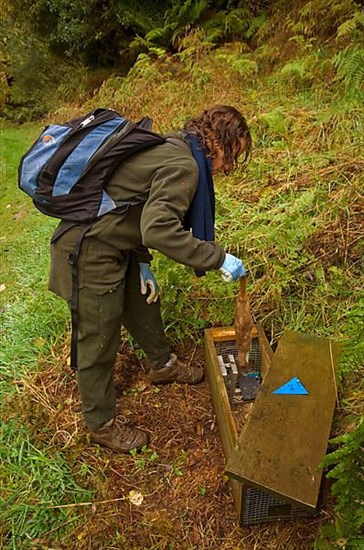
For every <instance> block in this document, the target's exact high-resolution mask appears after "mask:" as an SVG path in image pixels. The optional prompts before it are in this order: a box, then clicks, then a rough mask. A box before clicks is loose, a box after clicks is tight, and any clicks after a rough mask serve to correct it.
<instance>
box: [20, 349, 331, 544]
mask: <svg viewBox="0 0 364 550" xmlns="http://www.w3.org/2000/svg"><path fill="white" fill-rule="evenodd" d="M62 354H63V358H61V363H62V364H61V366H60V365H59V364H58V365H54V366H51V367H50V366H49V365H48V366H45V367H44V370H43V371H42V373H40V374H39V376H38V377H37V379H36V380H34V382H32V383H31V384H28V383H27V384H26V386H25V388H24V391H25V393H26V394H27V395H28V396H29V410H27V409H28V407H26V408H25V409H24V415H25V416H26V417H27V420H28V421H29V418H30V421H31V422H33V424H34V431H35V435H36V436H37V437H38V438H39V439H41V438H42V437H44V435H42V433H43V431H42V428H44V425H48V426H51V427H52V432H53V434H54V435H53V436H52V444H54V445H55V446H56V448H57V449H58V450H60V451H62V452H63V453H64V454H65V456H66V457H67V459H68V460H69V462H70V463H71V464H72V465H73V471H74V474H75V478H76V480H77V481H78V482H79V483H80V484H81V485H82V486H87V487H88V488H90V489H92V491H93V494H94V499H93V502H92V503H89V504H86V505H85V506H82V507H80V514H84V519H85V521H84V523H83V524H81V525H80V526H79V527H77V528H76V530H75V531H73V532H70V533H69V534H68V535H66V537H62V538H61V540H60V542H59V544H58V545H57V548H59V549H60V548H62V549H68V548H69V549H71V548H77V549H80V550H83V549H90V550H104V549H105V550H107V549H114V548H115V549H123V550H124V549H125V550H142V549H146V548H148V549H155V550H194V549H206V550H207V549H209V550H210V549H211V550H215V549H222V550H228V549H229V550H235V549H241V550H255V549H257V550H270V549H272V550H273V549H274V550H281V549H282V550H283V549H284V550H296V549H297V550H306V549H309V548H312V547H313V542H314V541H315V539H316V537H317V532H318V528H319V526H320V525H321V524H322V523H325V522H326V521H327V520H328V519H329V518H330V517H331V515H332V512H331V509H332V502H330V500H331V498H330V497H329V496H326V497H325V496H324V501H323V502H324V504H323V508H322V510H321V512H320V514H319V515H317V516H316V517H310V518H305V519H300V520H297V521H284V522H283V521H282V522H273V523H268V524H261V525H255V526H251V527H241V526H240V525H239V523H238V520H237V517H236V512H235V509H234V506H233V499H232V493H231V490H230V486H229V480H228V478H227V477H226V476H225V475H224V463H225V462H224V455H223V450H222V445H221V441H220V437H219V430H218V426H217V424H216V417H215V415H214V411H213V408H212V402H211V395H210V390H209V386H208V383H207V382H206V381H205V382H204V383H202V384H200V385H198V386H192V387H189V386H185V385H177V384H174V385H172V386H162V387H154V386H151V385H150V384H149V382H148V377H147V367H146V366H145V363H144V362H143V361H139V360H138V358H137V357H136V355H135V354H134V352H133V351H132V350H130V349H128V347H127V346H126V344H124V345H123V346H122V347H121V349H120V352H119V354H118V361H117V365H116V369H115V379H116V391H117V399H118V413H120V414H123V415H124V416H125V417H126V418H127V420H128V421H130V422H131V423H132V424H133V425H135V426H139V427H141V428H143V429H144V430H146V431H147V432H148V433H149V435H150V443H149V447H148V449H146V450H144V451H142V452H141V453H138V454H133V455H117V454H115V453H112V452H111V451H109V450H107V449H104V448H102V447H99V446H97V445H95V444H93V443H92V442H90V440H89V436H88V434H87V431H86V429H85V428H84V426H83V422H82V417H81V412H80V402H79V398H78V391H77V387H76V381H75V380H74V377H73V376H72V375H70V373H69V368H68V367H67V366H66V363H67V348H66V347H65V348H64V349H63V351H62V353H61V355H62ZM178 354H179V357H180V358H181V359H185V360H188V361H192V362H193V363H194V364H196V365H203V364H204V352H203V348H202V347H201V346H195V347H190V349H183V350H181V349H180V350H178ZM58 357H59V355H58ZM48 443H49V440H48ZM81 471H82V472H83V476H82V477H81V476H80V475H79V473H80V472H81ZM85 471H86V472H87V475H86V476H85ZM38 542H39V543H41V544H46V543H47V540H46V538H45V539H44V540H39V541H38ZM46 547H47V548H50V547H49V546H46ZM52 548H54V543H53V546H52Z"/></svg>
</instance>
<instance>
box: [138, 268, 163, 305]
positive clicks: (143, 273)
mask: <svg viewBox="0 0 364 550" xmlns="http://www.w3.org/2000/svg"><path fill="white" fill-rule="evenodd" d="M139 274H140V292H141V293H142V294H143V295H144V294H147V292H148V289H149V290H150V292H149V296H148V297H147V304H151V303H152V302H156V301H157V300H158V298H159V287H158V283H157V281H156V279H155V277H154V275H153V273H152V272H151V270H150V267H149V264H144V263H140V264H139Z"/></svg>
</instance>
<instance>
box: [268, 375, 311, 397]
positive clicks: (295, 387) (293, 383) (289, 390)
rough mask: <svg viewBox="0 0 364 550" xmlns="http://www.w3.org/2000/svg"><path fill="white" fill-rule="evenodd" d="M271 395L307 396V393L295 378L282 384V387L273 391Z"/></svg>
mask: <svg viewBox="0 0 364 550" xmlns="http://www.w3.org/2000/svg"><path fill="white" fill-rule="evenodd" d="M273 393H276V394H278V395H289V394H290V395H308V391H307V390H306V388H305V386H304V385H303V384H302V382H301V381H300V380H299V379H298V378H297V376H295V377H294V378H292V379H291V380H289V381H288V382H286V383H285V384H283V386H281V387H280V388H278V389H277V390H275V391H274V392H273Z"/></svg>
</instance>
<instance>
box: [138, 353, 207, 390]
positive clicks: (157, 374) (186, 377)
mask: <svg viewBox="0 0 364 550" xmlns="http://www.w3.org/2000/svg"><path fill="white" fill-rule="evenodd" d="M149 376H150V380H151V382H152V384H173V383H174V382H177V384H191V385H193V384H199V383H200V382H202V381H203V379H204V373H203V370H202V369H200V367H191V366H190V365H185V364H183V363H182V362H181V361H178V359H177V356H176V355H175V354H174V353H171V356H170V358H169V361H168V363H166V364H165V365H164V367H162V368H161V369H153V368H152V369H150V373H149Z"/></svg>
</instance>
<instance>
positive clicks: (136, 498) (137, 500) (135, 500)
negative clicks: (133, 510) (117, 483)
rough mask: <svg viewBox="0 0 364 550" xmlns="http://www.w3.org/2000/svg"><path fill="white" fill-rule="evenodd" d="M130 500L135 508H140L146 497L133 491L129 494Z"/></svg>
mask: <svg viewBox="0 0 364 550" xmlns="http://www.w3.org/2000/svg"><path fill="white" fill-rule="evenodd" d="M129 500H130V502H131V503H132V504H134V506H140V505H141V504H142V503H143V500H144V497H143V495H142V493H139V491H134V490H132V491H130V492H129Z"/></svg>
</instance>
